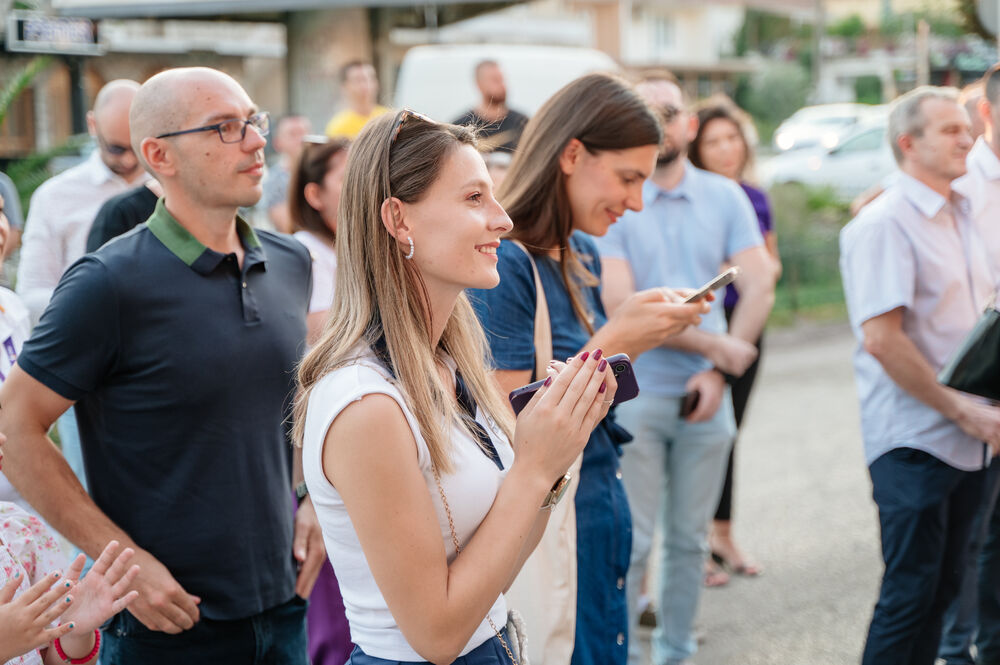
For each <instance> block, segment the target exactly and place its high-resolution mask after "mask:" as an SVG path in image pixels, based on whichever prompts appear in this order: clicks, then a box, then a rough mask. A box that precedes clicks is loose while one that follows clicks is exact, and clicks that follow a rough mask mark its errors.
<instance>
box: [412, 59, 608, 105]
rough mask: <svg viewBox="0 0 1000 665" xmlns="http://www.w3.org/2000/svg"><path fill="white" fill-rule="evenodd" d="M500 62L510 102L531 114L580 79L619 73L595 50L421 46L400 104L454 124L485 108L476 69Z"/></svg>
mask: <svg viewBox="0 0 1000 665" xmlns="http://www.w3.org/2000/svg"><path fill="white" fill-rule="evenodd" d="M483 60H495V61H496V62H497V63H499V65H500V68H501V69H502V70H503V73H504V77H505V79H506V83H507V104H508V106H510V108H512V109H515V110H517V111H520V112H521V113H524V114H526V115H528V116H531V115H533V114H534V113H535V111H537V110H538V109H539V107H541V105H542V104H543V103H545V100H547V99H548V98H549V97H551V96H552V95H553V93H555V92H556V91H557V90H559V88H561V87H563V86H564V85H566V84H567V83H569V82H570V81H572V80H573V79H575V78H579V77H580V76H583V75H584V74H589V73H591V72H616V71H619V70H620V67H619V66H618V64H617V63H616V62H615V61H614V60H612V59H611V58H610V57H609V56H608V55H607V54H605V53H602V52H601V51H597V50H595V49H589V48H571V47H561V46H528V45H514V44H460V45H446V44H440V45H428V46H415V47H413V48H411V49H410V50H409V51H407V52H406V55H405V56H404V57H403V62H402V64H401V65H400V68H399V76H398V77H397V79H396V87H395V90H396V94H395V99H394V106H395V107H396V108H403V107H408V108H412V109H414V110H416V111H420V112H421V113H425V114H427V115H429V116H430V117H432V118H434V119H435V120H439V121H443V122H447V121H450V120H454V119H455V118H457V117H458V116H460V115H462V114H463V113H465V112H466V111H468V110H469V109H470V108H472V107H474V106H476V105H477V104H479V102H480V101H481V100H480V95H479V91H478V89H477V88H476V83H475V67H476V65H477V64H478V63H480V62H481V61H483Z"/></svg>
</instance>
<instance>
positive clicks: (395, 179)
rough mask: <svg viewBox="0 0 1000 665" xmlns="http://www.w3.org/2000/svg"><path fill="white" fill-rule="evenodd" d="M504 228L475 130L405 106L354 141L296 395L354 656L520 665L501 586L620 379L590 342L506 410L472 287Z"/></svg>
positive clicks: (486, 280)
mask: <svg viewBox="0 0 1000 665" xmlns="http://www.w3.org/2000/svg"><path fill="white" fill-rule="evenodd" d="M510 228H511V222H510V219H509V218H508V217H507V215H506V213H505V212H504V211H503V209H502V208H501V207H500V205H499V204H498V203H497V202H496V199H495V198H494V197H493V191H492V186H491V183H490V178H489V175H488V174H487V171H486V167H485V165H484V163H483V160H482V158H481V157H480V155H479V153H478V152H477V151H476V149H475V138H474V136H473V135H472V134H471V133H470V132H469V131H467V130H466V129H464V128H460V127H456V126H453V125H445V124H439V123H436V122H433V121H431V120H430V119H428V118H425V117H423V116H420V115H418V114H415V113H413V112H411V111H406V110H404V111H400V112H397V113H395V114H387V115H385V116H383V117H382V118H379V119H377V120H375V121H373V122H372V123H370V124H369V125H368V126H367V127H366V129H365V130H364V131H363V132H362V133H361V135H360V136H359V138H358V140H357V141H356V142H355V144H354V145H353V147H352V149H351V155H350V157H349V159H348V165H347V173H346V175H345V182H344V188H343V198H342V202H341V208H340V215H339V227H338V240H337V252H338V265H337V290H336V294H335V296H334V302H333V306H332V308H331V315H330V319H329V321H328V322H327V324H326V327H325V329H324V331H323V333H322V335H321V337H320V339H319V341H318V342H317V344H316V346H315V347H314V348H313V349H312V351H311V352H310V353H309V354H308V355H307V356H306V358H305V359H304V360H303V363H302V366H301V368H300V371H299V380H300V393H299V395H298V398H297V400H296V407H295V428H296V432H295V437H296V441H297V442H299V443H301V444H302V445H303V446H304V451H303V460H304V465H305V477H306V482H307V484H308V487H309V492H310V495H311V496H312V499H313V504H314V505H315V507H316V511H317V514H318V515H319V519H320V523H321V524H322V527H323V537H324V540H325V542H326V547H327V551H328V553H329V556H330V559H331V562H332V563H333V566H334V569H335V571H336V574H337V577H338V579H339V580H340V585H341V590H342V592H343V596H344V604H345V607H346V610H347V616H348V620H349V622H350V625H351V634H352V638H353V641H354V643H355V644H356V645H357V648H356V649H355V650H354V653H353V654H352V655H351V658H350V660H349V661H348V662H349V663H351V664H352V665H368V664H384V663H386V662H387V661H388V662H397V661H404V662H424V661H429V662H432V663H435V664H444V663H452V662H458V663H462V664H463V665H480V664H486V663H490V664H495V665H510V664H511V663H514V664H516V665H520V663H519V659H518V656H517V644H516V643H515V639H516V637H515V636H513V635H511V634H509V633H508V632H507V630H506V629H505V625H506V624H507V611H506V606H505V602H504V598H503V596H502V593H503V591H504V590H505V589H506V588H507V587H508V586H509V585H510V583H511V581H512V580H513V579H514V577H515V576H516V575H517V573H518V570H519V569H520V567H521V565H522V564H523V562H524V560H525V559H526V558H527V556H528V555H529V554H530V553H531V551H532V549H533V548H534V546H535V544H536V543H537V542H538V539H539V538H540V537H541V534H542V532H543V530H544V528H545V525H546V521H547V516H548V511H546V510H544V509H543V508H545V507H549V506H551V505H552V504H553V503H554V502H555V501H557V500H558V496H559V492H558V490H559V489H560V487H562V486H565V483H566V480H565V477H564V474H565V473H566V471H567V469H568V468H569V466H570V464H571V463H572V461H573V460H574V459H575V458H576V457H577V455H579V454H580V451H582V450H583V447H584V445H585V444H586V442H587V439H588V437H589V435H590V432H591V430H592V429H593V428H594V426H595V425H596V424H597V423H598V422H599V421H600V420H601V419H602V418H603V417H604V415H605V414H606V412H607V410H608V406H609V404H610V402H611V398H612V396H613V395H614V392H615V390H616V387H617V385H616V383H615V380H614V376H613V373H612V372H611V371H608V370H609V368H608V366H607V363H606V362H603V363H602V362H600V361H597V360H595V359H594V355H595V354H593V353H591V354H590V356H589V358H587V357H585V356H584V355H583V354H581V355H580V356H577V357H575V358H573V359H572V360H571V362H569V363H568V365H567V366H566V367H565V368H564V369H563V370H562V371H561V372H559V374H558V375H556V376H553V377H552V380H551V381H550V382H549V384H548V385H547V386H545V387H544V388H543V389H541V390H539V391H538V392H537V393H536V395H535V397H534V398H533V399H532V401H531V402H530V403H529V404H528V406H527V407H526V408H525V409H524V410H523V411H522V412H521V414H520V415H519V416H518V418H517V420H516V422H515V421H514V419H513V417H512V416H511V411H510V408H509V407H508V406H507V404H506V403H505V402H504V398H503V396H502V395H500V393H499V392H498V391H497V389H496V387H495V383H494V381H493V379H492V378H491V376H490V374H489V371H488V369H487V367H488V362H487V353H488V350H487V345H486V341H485V337H484V334H483V332H482V330H481V328H480V327H479V324H478V322H477V320H476V317H475V314H474V313H473V311H472V308H471V306H470V305H469V302H468V300H467V298H466V296H465V294H464V291H465V289H466V288H480V289H482V288H490V287H493V286H496V285H497V283H498V282H499V275H498V273H497V268H496V266H497V259H496V247H497V246H498V245H499V238H500V236H501V235H502V234H503V233H506V232H507V231H509V230H510ZM592 351H593V350H592Z"/></svg>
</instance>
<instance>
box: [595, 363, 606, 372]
mask: <svg viewBox="0 0 1000 665" xmlns="http://www.w3.org/2000/svg"><path fill="white" fill-rule="evenodd" d="M607 368H608V361H607V360H602V361H601V362H600V363H598V364H597V371H598V372H603V371H604V370H606V369H607Z"/></svg>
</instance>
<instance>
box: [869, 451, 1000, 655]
mask: <svg viewBox="0 0 1000 665" xmlns="http://www.w3.org/2000/svg"><path fill="white" fill-rule="evenodd" d="M869 472H870V473H871V478H872V497H873V498H874V499H875V504H876V505H877V506H878V514H879V523H880V524H881V527H882V559H883V560H884V561H885V573H884V574H883V576H882V587H881V589H880V591H879V598H878V603H877V604H876V605H875V612H874V614H873V615H872V622H871V626H870V627H869V629H868V641H867V643H866V644H865V651H864V655H863V656H862V661H861V662H862V665H933V663H934V660H935V659H936V657H937V652H938V644H939V642H940V640H941V626H942V620H943V617H944V613H945V610H946V609H947V608H948V605H949V604H950V603H951V602H952V600H953V599H954V598H955V597H956V596H957V595H958V591H959V588H960V586H961V583H962V575H963V573H964V572H965V563H966V561H967V560H968V551H969V536H970V533H971V527H972V520H973V518H974V516H975V514H976V509H977V508H978V506H979V503H980V501H981V497H982V488H983V479H984V476H985V471H959V470H958V469H955V468H954V467H951V466H949V465H947V464H945V463H944V462H942V461H940V460H939V459H937V458H936V457H934V456H932V455H929V454H927V453H925V452H922V451H919V450H915V449H912V448H897V449H895V450H891V451H889V452H887V453H886V454H884V455H882V456H881V457H879V458H878V459H877V460H875V461H874V462H872V465H871V466H870V467H869Z"/></svg>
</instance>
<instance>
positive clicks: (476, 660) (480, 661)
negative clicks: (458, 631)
mask: <svg viewBox="0 0 1000 665" xmlns="http://www.w3.org/2000/svg"><path fill="white" fill-rule="evenodd" d="M500 635H501V636H503V639H504V641H505V642H507V643H508V644H509V643H510V642H509V641H508V638H507V629H506V628H504V629H503V630H501V631H500ZM345 665H430V663H428V662H427V661H423V660H421V661H409V660H408V661H402V660H385V659H384V658H376V657H375V656H369V655H368V654H366V653H365V652H364V651H362V650H361V647H357V646H356V647H354V651H353V652H351V657H350V658H348V659H347V663H345ZM452 665H510V656H508V655H507V652H506V651H505V650H504V648H503V645H502V644H500V640H498V639H497V638H496V637H492V638H490V639H488V640H486V641H485V642H483V643H482V644H480V645H479V646H478V647H476V648H475V649H473V650H472V651H470V652H469V653H467V654H465V655H464V656H461V657H459V658H458V659H457V660H455V662H453V663H452Z"/></svg>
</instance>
